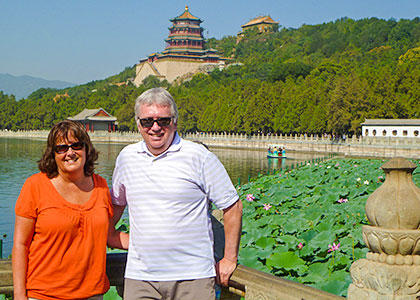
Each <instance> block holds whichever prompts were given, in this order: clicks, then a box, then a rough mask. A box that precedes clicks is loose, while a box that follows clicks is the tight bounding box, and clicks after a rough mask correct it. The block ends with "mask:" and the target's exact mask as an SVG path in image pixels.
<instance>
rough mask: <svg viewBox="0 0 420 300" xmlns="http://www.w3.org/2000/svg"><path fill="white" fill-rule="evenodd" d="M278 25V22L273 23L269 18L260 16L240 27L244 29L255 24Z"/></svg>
mask: <svg viewBox="0 0 420 300" xmlns="http://www.w3.org/2000/svg"><path fill="white" fill-rule="evenodd" d="M263 23H265V24H279V23H278V22H276V21H274V20H273V19H272V18H271V17H270V16H262V17H256V18H254V19H252V20H251V21H249V22H248V23H246V24H244V25H242V26H241V27H242V28H245V27H249V26H254V25H257V24H263Z"/></svg>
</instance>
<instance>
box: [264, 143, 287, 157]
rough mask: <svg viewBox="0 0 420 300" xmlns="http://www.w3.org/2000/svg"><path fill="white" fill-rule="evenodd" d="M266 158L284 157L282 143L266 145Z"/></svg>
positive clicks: (284, 152)
mask: <svg viewBox="0 0 420 300" xmlns="http://www.w3.org/2000/svg"><path fill="white" fill-rule="evenodd" d="M267 157H268V158H286V147H285V146H284V145H270V146H269V147H268V153H267Z"/></svg>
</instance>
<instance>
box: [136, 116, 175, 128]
mask: <svg viewBox="0 0 420 300" xmlns="http://www.w3.org/2000/svg"><path fill="white" fill-rule="evenodd" d="M139 121H140V124H141V126H143V127H152V126H153V123H155V122H156V123H157V124H158V125H159V126H160V127H166V126H169V124H171V121H172V117H166V118H156V119H153V118H144V119H140V118H139Z"/></svg>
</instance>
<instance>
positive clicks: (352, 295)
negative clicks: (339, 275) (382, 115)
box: [348, 158, 420, 300]
mask: <svg viewBox="0 0 420 300" xmlns="http://www.w3.org/2000/svg"><path fill="white" fill-rule="evenodd" d="M381 168H382V169H383V170H384V172H385V174H386V178H385V182H384V183H383V185H382V186H381V187H379V188H378V189H377V190H376V191H375V192H373V193H372V195H371V196H370V197H369V198H368V200H367V202H366V216H367V218H368V220H369V222H370V224H371V225H365V226H363V228H362V233H363V240H364V241H365V243H366V245H367V246H368V248H369V250H370V252H368V254H367V255H366V259H360V260H358V261H356V262H354V263H353V264H352V266H351V268H350V274H351V277H352V281H353V283H352V284H351V285H350V287H349V290H348V299H357V300H361V299H372V300H373V299H375V300H380V299H381V300H382V299H389V300H391V299H392V300H394V299H395V300H396V299H398V300H411V299H413V300H414V299H420V255H419V254H420V230H419V225H420V189H419V188H418V187H417V186H416V185H415V184H414V182H413V178H412V173H413V171H414V170H415V169H416V165H415V164H414V163H412V162H409V161H407V160H406V159H403V158H394V159H392V160H390V161H389V162H387V163H385V164H384V165H383V166H382V167H381Z"/></svg>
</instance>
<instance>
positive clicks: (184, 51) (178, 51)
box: [162, 47, 205, 54]
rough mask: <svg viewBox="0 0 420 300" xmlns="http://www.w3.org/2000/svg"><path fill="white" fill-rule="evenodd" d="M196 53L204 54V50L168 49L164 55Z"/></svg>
mask: <svg viewBox="0 0 420 300" xmlns="http://www.w3.org/2000/svg"><path fill="white" fill-rule="evenodd" d="M181 52H182V53H194V54H204V52H205V51H204V50H202V49H191V48H181V47H173V48H171V47H168V48H166V49H165V51H163V52H162V53H163V54H167V53H181Z"/></svg>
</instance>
